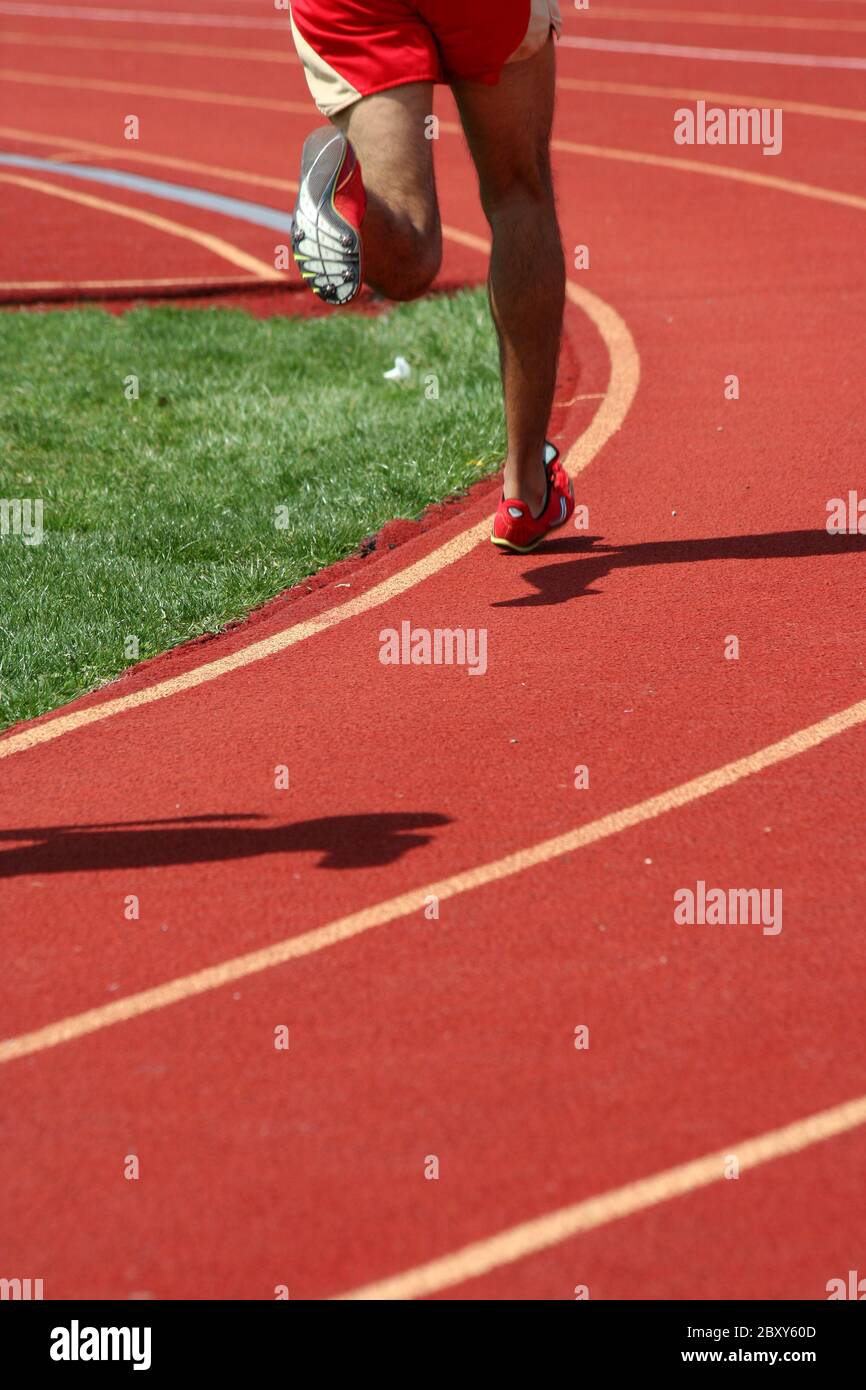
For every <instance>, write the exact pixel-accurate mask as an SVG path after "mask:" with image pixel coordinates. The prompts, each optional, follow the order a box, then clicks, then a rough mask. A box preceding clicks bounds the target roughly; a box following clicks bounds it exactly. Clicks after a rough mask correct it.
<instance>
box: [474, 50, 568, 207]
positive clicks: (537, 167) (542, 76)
mask: <svg viewBox="0 0 866 1390" xmlns="http://www.w3.org/2000/svg"><path fill="white" fill-rule="evenodd" d="M555 72H556V59H555V54H554V45H553V40H552V39H549V40H548V42H547V43H546V44H545V45H544V47H543V48H541V49H540V50H539V51H538V52H537V53H535V54H534V55H533V56H532V57H531V58H525V59H522V60H520V61H518V62H514V63H507V64H506V66H505V67H504V68H503V70H502V76H501V77H500V80H499V82H498V83H497V84H496V85H495V86H488V85H486V84H485V83H482V82H455V83H453V84H452V91H453V92H454V97H455V100H456V102H457V105H458V108H459V110H460V119H461V121H462V122H463V129H464V132H465V134H466V139H467V142H468V144H469V149H470V152H471V154H472V159H473V161H474V164H475V168H476V171H477V173H478V181H479V185H480V191H481V202H482V205H483V207H484V210H485V212H486V213H487V214H488V216H490V214H491V212H493V211H495V209H496V208H497V207H498V206H501V204H502V203H503V202H504V201H508V200H509V199H512V198H514V197H523V198H526V197H529V198H532V199H537V200H539V201H546V200H548V199H551V198H552V196H553V195H552V185H551V176H550V150H549V146H550V131H551V126H552V124H553V106H554V87H555Z"/></svg>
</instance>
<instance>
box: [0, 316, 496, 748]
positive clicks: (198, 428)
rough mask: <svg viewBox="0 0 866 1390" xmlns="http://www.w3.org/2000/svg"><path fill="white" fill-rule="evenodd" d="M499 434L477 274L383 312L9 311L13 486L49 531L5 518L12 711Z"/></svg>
mask: <svg viewBox="0 0 866 1390" xmlns="http://www.w3.org/2000/svg"><path fill="white" fill-rule="evenodd" d="M398 354H400V355H402V356H404V357H406V358H407V359H408V360H409V362H410V363H411V364H412V365H413V368H414V372H413V376H412V379H411V381H410V382H409V383H407V384H404V385H396V384H394V383H391V382H388V381H385V380H383V376H382V374H383V372H384V371H385V370H387V369H388V368H390V367H391V366H392V365H393V361H394V358H395V357H396V356H397V355H398ZM429 374H433V375H435V376H436V377H437V378H438V390H439V398H438V400H436V399H428V394H429V392H430V389H431V388H430V386H429V384H428V385H425V378H426V377H427V376H428V375H429ZM132 375H134V376H137V377H138V379H139V391H140V396H139V399H137V400H128V399H127V398H126V394H125V387H124V381H125V379H126V378H128V377H130V376H132ZM503 444H504V431H503V423H502V412H501V405H500V391H499V380H498V370H497V357H496V347H495V339H494V335H493V330H492V326H491V324H490V320H489V315H488V311H487V306H486V303H485V299H484V295H483V292H482V291H471V292H463V293H460V294H458V295H456V296H455V297H453V298H442V297H437V298H432V299H427V300H422V301H419V302H418V303H416V304H411V305H400V306H396V307H394V308H392V309H390V310H389V311H388V312H387V313H385V314H383V315H382V316H381V317H375V318H364V317H360V316H353V315H351V314H343V315H333V316H328V317H327V318H317V319H284V318H272V319H266V320H258V319H254V318H252V317H250V316H249V315H248V314H246V313H244V312H242V311H240V310H228V309H218V308H207V309H194V310H187V309H176V308H141V309H136V310H134V311H132V312H130V313H127V314H124V315H121V316H114V315H109V314H106V313H104V312H103V311H101V310H99V309H92V310H91V309H82V310H75V311H72V312H60V313H5V314H2V315H0V499H7V500H8V499H15V498H21V499H25V498H33V499H35V498H41V499H42V501H43V508H44V512H43V527H44V536H43V540H42V543H41V544H39V545H29V546H28V545H25V544H24V542H23V540H22V538H21V536H20V535H15V534H12V533H8V534H6V535H3V536H0V594H2V605H0V723H2V724H3V725H7V724H9V723H12V722H14V721H15V720H18V719H23V718H27V717H31V716H33V715H36V714H40V713H42V712H43V711H45V710H48V709H51V708H53V707H54V706H56V705H58V704H60V703H62V702H63V701H65V700H68V699H70V698H71V697H73V696H74V695H77V694H80V693H82V692H83V691H86V690H90V689H92V688H94V687H95V686H98V685H100V684H102V683H103V682H105V681H106V680H108V679H110V678H111V677H112V676H115V675H117V674H118V673H119V672H120V671H122V670H123V669H124V668H125V667H126V666H128V665H130V664H131V660H130V657H129V656H128V655H127V654H126V650H125V644H126V640H127V638H128V637H129V636H130V635H133V636H135V637H136V638H137V639H138V651H139V659H144V658H145V657H148V656H152V655H154V654H156V653H157V652H160V651H164V650H165V649H166V648H168V647H171V646H173V645H175V644H177V643H178V642H182V641H184V640H185V639H187V638H189V637H192V636H196V635H198V634H200V633H204V632H215V631H218V630H219V629H220V628H221V627H223V626H224V625H225V624H226V623H227V622H229V621H231V620H232V619H235V618H238V617H240V616H241V615H243V614H244V613H246V612H248V611H249V610H250V609H251V608H253V607H255V606H256V605H257V604H260V603H262V602H263V601H264V600H266V599H268V598H270V597H272V596H273V595H274V594H277V593H279V591H280V590H281V589H284V588H286V587H287V586H289V585H291V584H294V583H296V582H297V581H298V580H300V579H302V578H303V577H304V576H306V575H308V574H311V573H313V572H314V571H315V570H317V569H320V568H321V567H322V566H323V565H327V564H330V563H331V562H332V561H334V560H338V559H340V558H341V557H343V556H345V555H347V554H349V553H350V552H351V551H352V550H353V549H354V548H355V547H356V546H357V544H358V542H359V541H360V540H362V539H363V537H364V536H366V535H369V534H370V533H371V532H373V531H375V530H377V529H378V528H379V527H380V526H382V525H383V524H384V523H385V522H386V521H388V520H389V519H391V518H392V517H398V516H399V517H412V516H417V515H418V514H419V513H420V512H421V511H422V510H423V509H424V507H425V506H426V505H427V504H428V503H429V502H431V501H434V500H436V499H438V498H442V497H444V496H446V495H448V494H449V493H453V492H455V491H459V490H460V489H462V488H465V487H466V486H468V485H469V484H471V483H472V482H474V481H476V480H477V479H478V477H479V476H481V474H482V469H480V468H479V467H478V466H477V465H476V464H473V462H472V461H473V460H478V459H481V460H483V461H484V464H485V465H486V466H489V467H492V465H493V462H494V460H495V459H496V458H497V457H501V453H502V449H503ZM278 508H284V509H285V511H284V512H281V513H278V510H277V509H278ZM0 520H2V518H0ZM278 520H279V521H282V522H283V523H284V525H283V527H282V528H281V527H280V526H278V525H277V521H278Z"/></svg>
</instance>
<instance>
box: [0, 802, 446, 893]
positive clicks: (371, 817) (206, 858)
mask: <svg viewBox="0 0 866 1390" xmlns="http://www.w3.org/2000/svg"><path fill="white" fill-rule="evenodd" d="M264 819H265V817H262V816H242V815H235V816H182V817H177V818H176V819H174V820H163V821H128V822H122V821H121V822H118V823H116V824H106V825H81V826H66V825H49V826H38V827H36V828H33V829H20V830H19V829H15V830H2V829H0V846H2V845H3V843H4V842H5V841H8V840H13V841H22V840H26V841H29V842H30V843H28V844H18V845H15V846H14V848H11V849H3V848H0V878H13V877H15V876H16V875H18V874H32V875H33V876H34V877H38V876H39V875H40V874H69V873H82V872H87V871H88V870H105V869H130V868H156V867H160V866H162V865H167V864H203V863H212V862H217V861H220V860H227V859H249V858H252V857H254V856H257V855H262V854H298V853H318V854H321V856H322V858H321V859H320V860H319V861H318V863H317V865H316V867H317V868H319V869H363V868H371V867H374V866H378V865H382V864H393V863H395V861H396V860H398V859H399V858H400V857H401V856H402V855H404V854H405V853H406V852H407V851H408V850H411V849H418V848H419V847H420V846H421V845H426V844H428V843H429V842H430V840H431V839H432V838H433V837H432V835H427V834H420V833H418V832H420V831H423V830H425V829H428V828H430V827H433V826H437V825H448V824H450V817H448V816H443V815H440V814H439V813H438V812H435V811H393V812H391V811H383V812H374V813H371V814H365V815H356V816H322V817H320V818H319V819H317V820H306V821H295V822H293V823H292V824H289V825H258V824H250V822H256V821H260V820H264ZM239 821H240V822H244V823H243V824H237V822H239ZM226 822H231V824H226Z"/></svg>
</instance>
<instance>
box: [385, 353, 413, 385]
mask: <svg viewBox="0 0 866 1390" xmlns="http://www.w3.org/2000/svg"><path fill="white" fill-rule="evenodd" d="M411 375H412V368H411V367H410V366H409V363H408V362H407V361H406V358H405V357H395V358H394V365H393V367H392V368H391V370H390V371H389V372H383V376H384V378H385V380H386V381H408V380H409V378H410V376H411Z"/></svg>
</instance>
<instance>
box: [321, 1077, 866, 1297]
mask: <svg viewBox="0 0 866 1390" xmlns="http://www.w3.org/2000/svg"><path fill="white" fill-rule="evenodd" d="M863 1124H866V1096H859V1097H857V1099H856V1100H849V1101H845V1102H844V1103H843V1104H842V1105H835V1106H833V1107H832V1109H830V1110H820V1111H818V1113H817V1114H814V1115H807V1116H806V1117H805V1119H802V1120H795V1121H794V1122H793V1124H789V1125H784V1126H783V1127H782V1128H781V1129H771V1130H768V1132H767V1133H766V1134H759V1135H758V1136H757V1137H756V1138H754V1139H746V1140H742V1139H738V1140H731V1142H730V1144H729V1145H728V1146H727V1147H726V1148H724V1149H718V1150H717V1151H716V1152H715V1153H711V1154H704V1156H703V1157H702V1158H696V1159H692V1161H691V1162H690V1163H680V1164H677V1166H676V1167H675V1168H666V1169H665V1170H664V1172H661V1173H654V1174H653V1175H652V1177H649V1178H640V1179H639V1180H638V1181H637V1182H630V1183H626V1185H625V1186H624V1187H616V1188H613V1189H612V1190H611V1191H610V1192H602V1193H600V1194H599V1195H598V1196H596V1197H589V1198H587V1199H586V1200H585V1201H582V1202H575V1203H573V1204H572V1205H571V1206H567V1207H560V1208H559V1210H558V1211H552V1212H548V1213H547V1214H546V1215H544V1216H539V1217H536V1218H535V1220H533V1221H523V1222H521V1223H520V1225H519V1226H512V1227H511V1228H510V1229H509V1230H505V1231H500V1232H499V1233H498V1234H497V1235H495V1236H489V1237H488V1238H487V1239H486V1240H476V1241H473V1242H472V1244H471V1245H464V1246H463V1247H462V1248H461V1249H460V1250H455V1251H453V1253H452V1254H450V1255H443V1256H441V1257H440V1258H439V1259H437V1260H431V1261H430V1263H429V1264H425V1265H419V1266H417V1267H416V1268H415V1269H410V1270H406V1272H405V1273H403V1274H396V1275H394V1276H392V1277H391V1278H389V1279H382V1280H381V1281H380V1282H378V1283H375V1284H366V1285H365V1286H364V1287H363V1288H360V1289H356V1290H355V1291H354V1292H353V1293H347V1294H341V1295H338V1298H339V1299H341V1300H345V1299H409V1298H423V1297H424V1296H425V1295H429V1294H434V1293H439V1292H440V1291H441V1290H442V1289H447V1288H452V1287H453V1286H454V1285H455V1284H463V1283H465V1282H466V1281H467V1280H468V1279H477V1278H479V1276H480V1275H482V1274H489V1273H490V1271H491V1270H493V1269H499V1268H500V1267H501V1266H502V1265H508V1264H513V1263H514V1262H515V1260H522V1259H525V1258H526V1257H527V1255H536V1254H538V1253H539V1251H541V1250H549V1249H550V1248H551V1247H552V1246H554V1245H560V1244H561V1243H562V1242H563V1241H564V1240H568V1239H570V1237H572V1236H576V1235H582V1234H583V1233H584V1232H585V1231H594V1230H597V1229H598V1227H599V1226H606V1225H608V1224H609V1223H610V1222H611V1221H622V1220H623V1219H624V1218H625V1217H627V1216H634V1215H635V1214H636V1213H637V1212H640V1211H646V1210H647V1209H648V1208H649V1207H655V1206H658V1205H659V1203H660V1202H670V1201H672V1200H673V1198H674V1197H683V1196H685V1195H686V1193H689V1192H696V1191H698V1190H699V1189H700V1188H702V1187H708V1186H709V1185H710V1184H711V1183H714V1182H721V1181H722V1180H723V1179H724V1177H725V1165H726V1162H727V1161H728V1159H729V1158H730V1156H731V1154H732V1153H735V1154H736V1155H737V1159H738V1160H739V1164H740V1170H741V1171H748V1170H749V1169H750V1168H757V1167H759V1165H760V1164H762V1163H771V1162H773V1160H774V1159H778V1158H786V1157H788V1155H789V1154H796V1153H800V1152H802V1150H803V1149H807V1148H809V1147H810V1146H811V1145H812V1144H821V1143H825V1142H826V1141H827V1140H828V1139H834V1138H836V1136H837V1135H840V1134H847V1133H849V1132H850V1131H851V1130H852V1129H858V1128H859V1127H860V1126H861V1125H863Z"/></svg>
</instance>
